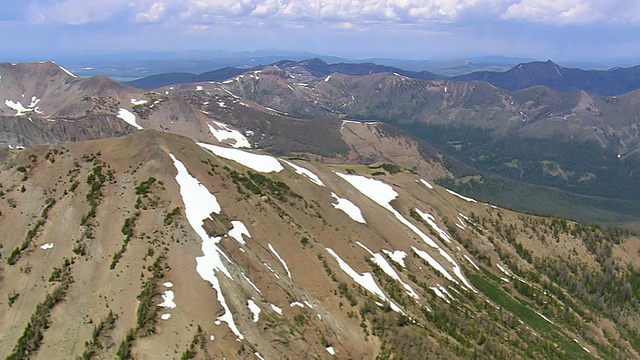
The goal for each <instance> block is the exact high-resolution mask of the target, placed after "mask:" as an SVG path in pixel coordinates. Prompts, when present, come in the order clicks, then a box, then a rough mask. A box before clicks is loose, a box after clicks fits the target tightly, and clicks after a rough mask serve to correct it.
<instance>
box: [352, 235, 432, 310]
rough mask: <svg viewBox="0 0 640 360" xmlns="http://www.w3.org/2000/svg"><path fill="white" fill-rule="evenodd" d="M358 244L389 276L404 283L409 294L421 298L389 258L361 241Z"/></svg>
mask: <svg viewBox="0 0 640 360" xmlns="http://www.w3.org/2000/svg"><path fill="white" fill-rule="evenodd" d="M356 244H358V245H360V247H361V248H363V249H365V250H366V251H367V252H368V253H369V254H370V255H371V256H372V258H371V261H373V262H374V263H376V265H378V266H379V267H380V269H382V271H384V273H385V274H387V275H389V277H391V278H392V279H394V280H395V281H397V282H399V283H400V284H402V286H403V287H404V288H405V290H406V291H407V294H408V295H409V296H411V297H412V298H414V299H416V300H417V299H419V298H420V297H419V296H418V294H417V293H416V292H415V291H414V290H413V288H412V287H411V286H410V285H409V284H407V283H405V282H404V281H402V279H401V278H400V275H398V273H397V272H396V271H395V270H394V269H393V267H392V266H391V265H390V264H389V262H388V261H387V259H385V258H384V256H382V255H380V253H374V252H373V251H371V250H370V249H369V248H368V247H366V246H365V245H364V244H363V243H361V242H359V241H356Z"/></svg>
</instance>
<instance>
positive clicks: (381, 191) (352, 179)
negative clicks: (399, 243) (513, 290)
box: [336, 173, 477, 292]
mask: <svg viewBox="0 0 640 360" xmlns="http://www.w3.org/2000/svg"><path fill="white" fill-rule="evenodd" d="M336 175H338V176H340V177H341V178H343V179H344V180H346V181H347V182H348V183H350V184H351V185H352V186H353V187H355V188H356V189H357V190H358V191H360V192H361V193H362V194H363V195H365V196H366V197H368V198H369V199H371V200H373V201H374V202H375V203H377V204H378V205H380V206H382V207H383V208H385V209H387V210H388V211H390V212H391V213H392V214H393V215H394V216H395V217H396V219H398V220H399V221H400V222H401V223H402V224H404V225H405V226H407V227H408V228H409V229H410V230H411V231H413V232H414V233H415V234H416V235H418V236H419V237H420V238H421V239H422V240H423V241H424V242H425V243H426V244H427V245H429V246H431V247H432V248H434V249H436V250H438V252H439V253H440V255H441V256H442V257H444V258H445V259H446V260H447V261H448V262H449V263H450V264H451V267H452V270H453V273H454V274H455V275H456V277H458V279H460V281H462V283H463V284H464V285H465V286H466V287H468V288H469V289H471V290H472V291H473V292H477V291H476V290H475V289H474V288H473V286H471V284H470V283H469V281H467V279H466V278H465V277H464V275H463V274H462V270H461V269H460V266H459V265H458V263H457V262H456V261H455V260H454V259H453V258H452V257H451V255H449V254H448V253H447V252H446V251H444V250H443V249H442V248H440V247H439V246H438V244H436V242H435V241H433V239H431V238H430V237H429V236H428V235H427V234H425V233H424V232H422V230H420V229H418V227H416V226H415V225H413V224H412V223H411V222H410V221H409V220H407V219H406V218H405V217H404V216H402V214H400V213H399V212H398V211H397V210H396V209H394V208H393V206H391V201H392V200H393V199H395V198H396V197H397V196H398V193H397V192H396V191H395V190H393V188H392V187H391V185H389V184H386V183H384V182H382V181H380V180H376V179H371V178H368V177H365V176H362V175H350V174H342V173H336ZM411 248H412V249H413V250H414V251H415V252H416V253H417V254H418V255H419V256H420V257H422V258H423V259H424V260H426V261H427V262H429V263H430V264H431V266H433V267H434V268H435V269H437V270H438V271H440V272H441V273H443V275H445V274H446V275H445V277H447V276H448V277H447V278H448V279H450V280H452V281H454V282H456V283H458V282H457V281H456V280H454V279H453V277H451V275H450V274H449V273H448V272H447V271H446V270H445V268H444V267H443V266H442V265H441V264H440V263H439V262H438V261H437V260H435V259H434V258H433V257H431V255H429V254H428V253H426V252H424V251H421V250H419V249H416V248H415V247H413V246H412V247H411Z"/></svg>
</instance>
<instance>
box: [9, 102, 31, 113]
mask: <svg viewBox="0 0 640 360" xmlns="http://www.w3.org/2000/svg"><path fill="white" fill-rule="evenodd" d="M4 104H5V105H7V107H8V108H10V109H12V110H15V111H16V114H15V115H14V116H23V115H26V113H28V112H32V111H33V109H27V108H26V107H24V105H22V103H21V102H20V101H12V100H5V101H4Z"/></svg>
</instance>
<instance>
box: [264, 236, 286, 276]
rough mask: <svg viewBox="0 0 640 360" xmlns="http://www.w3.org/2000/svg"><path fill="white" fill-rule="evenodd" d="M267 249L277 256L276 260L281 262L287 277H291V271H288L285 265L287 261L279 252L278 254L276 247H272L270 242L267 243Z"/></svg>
mask: <svg viewBox="0 0 640 360" xmlns="http://www.w3.org/2000/svg"><path fill="white" fill-rule="evenodd" d="M269 250H271V252H272V253H273V255H275V256H276V258H278V260H279V261H280V263H281V264H282V267H283V268H284V269H285V270H286V271H287V276H288V277H289V279H291V272H290V271H289V267H288V266H287V263H286V262H284V259H283V258H282V257H281V256H280V254H278V252H277V251H276V249H275V248H274V247H273V245H271V243H269Z"/></svg>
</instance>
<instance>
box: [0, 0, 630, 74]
mask: <svg viewBox="0 0 640 360" xmlns="http://www.w3.org/2000/svg"><path fill="white" fill-rule="evenodd" d="M639 34H640V1H639V0H388V1H378V0H308V1H305V0H241V1H231V0H31V1H30V0H3V1H2V12H0V54H1V56H0V61H14V60H15V59H18V60H19V59H20V58H31V59H34V58H41V59H43V60H44V59H54V60H55V58H56V57H69V56H78V55H88V54H91V55H96V56H100V55H105V56H108V55H110V54H119V53H130V52H141V51H157V52H174V51H175V52H181V51H193V50H197V51H219V50H225V51H253V50H258V49H284V50H292V51H309V52H313V53H316V54H322V55H333V56H340V57H345V58H349V59H363V58H371V57H386V58H396V59H421V60H431V59H450V58H461V57H471V56H486V55H499V56H513V57H528V58H534V59H541V60H545V59H553V60H554V61H556V60H559V61H562V60H571V61H585V62H588V61H601V60H616V59H624V60H629V59H631V60H633V59H640V36H638V35H639ZM3 58H4V59H3Z"/></svg>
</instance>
